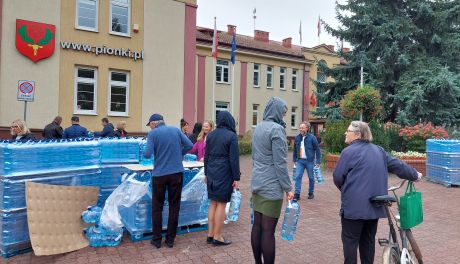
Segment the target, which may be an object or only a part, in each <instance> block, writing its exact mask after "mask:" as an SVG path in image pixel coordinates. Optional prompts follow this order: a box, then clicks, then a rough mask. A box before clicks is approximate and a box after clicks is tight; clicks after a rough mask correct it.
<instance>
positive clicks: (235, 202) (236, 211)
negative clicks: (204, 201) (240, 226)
mask: <svg viewBox="0 0 460 264" xmlns="http://www.w3.org/2000/svg"><path fill="white" fill-rule="evenodd" d="M240 206H241V192H240V190H239V189H234V190H233V193H232V197H231V199H230V208H229V210H228V216H227V220H229V221H232V222H236V221H238V218H239V216H240Z"/></svg>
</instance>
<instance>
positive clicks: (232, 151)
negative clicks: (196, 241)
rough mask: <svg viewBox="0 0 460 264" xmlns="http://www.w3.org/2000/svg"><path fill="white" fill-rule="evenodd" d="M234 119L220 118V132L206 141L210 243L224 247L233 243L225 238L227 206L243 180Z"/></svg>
mask: <svg viewBox="0 0 460 264" xmlns="http://www.w3.org/2000/svg"><path fill="white" fill-rule="evenodd" d="M239 156H240V155H239V150H238V137H237V135H236V131H235V119H233V117H232V115H231V114H230V113H229V112H227V111H220V112H219V114H218V115H217V128H216V129H215V130H214V131H212V132H211V133H209V135H208V136H207V137H206V150H205V155H204V173H205V175H206V178H205V181H206V184H207V187H208V198H209V199H210V200H211V205H210V206H209V211H208V237H207V243H209V244H211V243H212V244H214V245H215V246H225V245H229V244H231V243H232V242H231V241H229V240H227V239H225V238H224V237H223V236H222V227H223V225H224V220H225V206H226V204H227V203H228V202H229V201H230V198H231V196H232V192H233V188H238V183H237V181H239V180H240V160H239V159H240V158H239Z"/></svg>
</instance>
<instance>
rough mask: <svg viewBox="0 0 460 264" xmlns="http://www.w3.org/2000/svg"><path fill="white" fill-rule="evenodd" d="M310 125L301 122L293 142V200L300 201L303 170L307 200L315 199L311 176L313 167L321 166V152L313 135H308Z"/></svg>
mask: <svg viewBox="0 0 460 264" xmlns="http://www.w3.org/2000/svg"><path fill="white" fill-rule="evenodd" d="M309 129H310V123H308V122H307V121H303V122H302V123H300V125H299V132H300V134H298V135H297V136H296V137H295V141H294V152H293V158H292V160H293V161H294V169H295V173H294V182H295V193H294V200H299V199H300V190H301V188H302V177H303V173H304V171H305V169H306V170H307V174H308V182H309V185H308V199H313V198H314V197H315V195H314V192H315V179H314V175H313V167H314V166H319V165H320V164H321V150H320V148H319V144H318V140H316V137H315V136H314V135H313V134H310V133H308V130H309Z"/></svg>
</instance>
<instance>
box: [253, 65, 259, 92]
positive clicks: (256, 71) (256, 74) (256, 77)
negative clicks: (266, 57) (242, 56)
mask: <svg viewBox="0 0 460 264" xmlns="http://www.w3.org/2000/svg"><path fill="white" fill-rule="evenodd" d="M259 77H260V64H254V80H253V84H254V87H259Z"/></svg>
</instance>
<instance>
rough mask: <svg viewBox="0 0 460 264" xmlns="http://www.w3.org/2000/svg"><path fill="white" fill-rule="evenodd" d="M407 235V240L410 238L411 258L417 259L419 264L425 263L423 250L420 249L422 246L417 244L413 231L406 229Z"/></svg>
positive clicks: (416, 261)
mask: <svg viewBox="0 0 460 264" xmlns="http://www.w3.org/2000/svg"><path fill="white" fill-rule="evenodd" d="M406 237H407V240H409V245H408V246H409V248H408V249H409V253H410V255H411V258H412V259H413V260H414V261H415V263H416V264H417V263H418V264H423V257H422V251H420V248H419V247H418V245H417V242H416V241H415V238H414V235H413V234H412V231H411V230H410V229H407V230H406Z"/></svg>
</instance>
